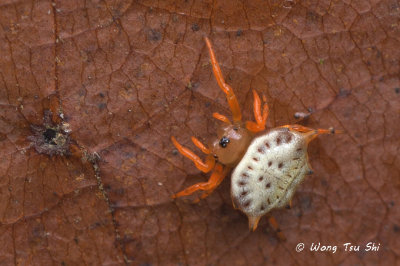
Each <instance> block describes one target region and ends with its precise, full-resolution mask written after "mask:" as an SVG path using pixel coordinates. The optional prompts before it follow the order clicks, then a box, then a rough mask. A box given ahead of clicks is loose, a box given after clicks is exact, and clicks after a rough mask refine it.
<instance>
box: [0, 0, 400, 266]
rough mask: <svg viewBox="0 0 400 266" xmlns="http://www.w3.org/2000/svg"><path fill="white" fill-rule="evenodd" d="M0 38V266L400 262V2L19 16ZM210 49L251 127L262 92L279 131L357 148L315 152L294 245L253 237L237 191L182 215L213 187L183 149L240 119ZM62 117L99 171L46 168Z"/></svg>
mask: <svg viewBox="0 0 400 266" xmlns="http://www.w3.org/2000/svg"><path fill="white" fill-rule="evenodd" d="M0 23H1V28H0V55H1V56H0V105H1V108H0V152H1V156H0V197H1V200H0V232H1V233H0V239H1V241H0V243H1V244H0V247H1V248H0V250H1V251H0V264H2V265H11V264H18V265H50V264H55V265H57V264H58V265H60V264H62V265H76V264H77V263H78V264H82V265H84V264H88V265H99V264H103V265H117V264H131V265H165V264H183V265H265V263H273V264H281V265H292V264H300V265H312V264H318V265H329V264H338V263H342V264H347V265H349V264H353V265H354V264H367V265H370V264H378V263H380V264H385V265H395V264H398V263H399V262H400V248H399V247H400V181H399V177H400V159H399V158H400V156H399V153H400V152H399V151H400V142H399V140H400V123H399V122H400V119H399V117H400V81H399V74H400V63H399V60H400V52H399V51H400V50H399V47H400V24H399V23H400V5H399V3H398V1H395V0H376V1H314V0H312V1H295V0H286V1H279V0H270V1H194V0H192V1H131V0H129V1H128V0H127V1H124V0H119V1H96V0H88V1H79V0H75V1H72V0H71V1H56V0H54V1H46V0H39V1H28V0H26V1H25V0H24V1H12V0H7V1H3V2H2V3H1V4H0ZM204 36H209V37H210V39H211V41H212V42H213V44H214V47H215V52H216V54H217V58H218V60H219V62H220V64H221V67H222V71H223V73H224V75H225V78H226V80H227V82H228V83H229V84H230V85H231V86H232V87H233V88H234V89H235V92H236V94H237V97H238V99H239V101H240V104H241V106H243V109H244V110H243V113H244V117H245V118H246V119H252V111H251V110H252V95H251V89H252V88H255V89H257V91H258V92H260V93H261V94H265V95H266V96H267V99H268V103H269V105H270V108H271V115H270V117H269V120H268V126H269V127H274V126H279V125H283V124H289V123H294V122H295V119H294V118H293V114H294V113H295V112H307V110H309V109H310V108H311V109H312V110H313V113H312V115H311V117H310V118H309V119H308V120H306V121H305V122H304V123H305V125H307V126H310V127H320V128H328V127H330V126H334V127H335V128H338V129H342V130H344V131H345V134H342V135H336V136H323V137H320V138H319V139H318V140H316V141H314V142H313V143H312V145H311V147H310V151H309V153H310V161H311V164H312V166H313V168H314V172H315V173H314V175H313V176H312V177H310V178H308V179H307V180H306V181H305V182H304V183H303V184H302V185H301V187H300V189H299V190H298V192H297V193H296V196H295V198H294V200H293V208H292V209H290V210H278V211H274V212H273V215H274V216H275V217H276V219H277V220H278V222H279V223H280V225H281V229H282V230H283V232H284V234H285V235H286V237H287V241H286V242H282V241H280V240H278V239H277V238H276V234H275V233H274V232H273V230H272V229H271V228H270V227H269V225H268V223H267V221H266V219H262V220H261V222H260V225H259V228H258V229H257V231H256V232H254V233H251V232H249V230H248V228H247V218H246V217H245V216H244V215H243V214H241V213H240V212H238V211H236V210H234V209H233V207H232V204H231V199H230V195H229V186H230V183H229V182H230V181H229V178H227V179H226V180H225V181H224V182H223V183H222V185H221V186H220V187H219V188H218V189H217V190H216V191H215V192H214V193H213V194H212V195H211V196H209V197H208V198H207V199H205V200H204V201H202V202H200V203H199V204H190V203H189V202H185V201H183V200H176V201H172V200H171V199H170V196H171V195H172V194H173V193H175V192H177V191H179V190H181V189H183V188H184V187H186V186H188V185H191V184H194V183H196V182H201V181H204V180H206V178H207V176H206V175H202V174H200V173H199V172H198V170H196V169H195V168H194V166H193V165H192V164H191V163H190V161H188V160H187V159H185V158H183V156H181V155H179V154H177V153H176V151H175V149H174V147H173V145H172V144H171V141H170V136H171V135H174V136H177V138H178V140H179V141H180V142H181V143H182V144H184V145H187V146H188V147H190V148H194V147H193V145H192V144H191V143H190V136H191V135H194V136H197V137H199V138H200V139H201V140H203V141H205V142H207V141H209V140H212V138H213V137H214V134H215V130H216V127H217V126H218V122H217V121H215V120H214V119H212V117H211V114H212V112H220V113H223V114H229V110H228V108H227V107H228V106H227V103H226V100H225V97H224V95H223V93H222V92H221V90H220V89H219V88H218V86H217V83H216V81H215V79H214V77H213V75H212V70H211V66H210V64H209V57H208V54H207V51H206V48H205V44H204V41H203V37H204ZM54 99H56V100H55V101H56V102H58V105H57V104H54ZM56 107H57V108H56ZM48 109H50V110H52V111H53V119H54V117H57V115H58V116H60V115H62V116H63V118H60V117H58V118H57V119H58V122H60V119H62V120H63V121H64V122H65V123H67V124H68V126H69V127H68V128H69V129H70V130H71V132H70V135H69V137H70V138H71V141H73V142H74V143H75V144H76V145H78V146H79V147H80V148H81V150H82V151H83V150H84V151H85V152H87V153H85V154H83V153H82V154H81V156H77V155H76V154H61V155H53V156H51V157H50V156H49V155H48V154H44V153H41V154H40V153H38V151H37V149H35V147H34V144H33V142H32V138H29V136H32V135H34V133H33V132H32V130H33V129H32V125H34V127H35V126H36V127H41V128H43V125H44V120H43V119H44V116H45V115H44V114H45V112H46V110H48ZM60 110H61V111H60ZM57 111H60V112H59V113H57ZM45 129H46V127H45ZM47 129H48V128H47ZM47 133H48V134H52V133H54V132H52V131H49V132H47ZM47 133H46V134H47ZM39 135H40V134H39ZM43 136H45V135H43ZM46 136H47V135H46ZM95 153H97V154H99V155H100V158H101V159H100V160H94V159H93V158H95V157H93V156H94V155H95ZM89 155H90V156H92V157H90V156H89ZM85 156H86V157H87V156H89V157H90V158H92V160H91V159H88V158H86V157H85ZM85 158H86V159H88V160H86V161H85V160H82V159H85ZM300 242H302V243H304V244H305V246H306V250H304V251H303V252H301V253H298V252H296V250H295V247H296V245H297V244H298V243H300ZM318 242H321V244H324V245H338V246H339V247H338V249H339V250H338V251H337V252H336V253H334V254H333V253H332V252H311V251H309V250H308V249H307V247H308V248H309V246H310V245H311V243H318ZM347 242H351V243H352V244H354V245H360V246H361V251H360V252H345V251H344V250H343V249H344V248H343V246H342V245H343V244H344V243H347ZM368 242H375V243H380V249H379V251H378V252H365V251H362V249H363V247H364V246H365V244H366V243H368Z"/></svg>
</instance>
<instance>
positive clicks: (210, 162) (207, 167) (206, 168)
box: [171, 137, 215, 173]
mask: <svg viewBox="0 0 400 266" xmlns="http://www.w3.org/2000/svg"><path fill="white" fill-rule="evenodd" d="M171 140H172V143H173V144H174V146H175V147H176V148H177V149H178V151H179V152H180V153H181V154H182V155H183V156H185V157H186V158H188V159H190V160H191V161H193V163H194V165H195V166H196V168H197V169H199V170H200V171H202V172H203V173H208V172H210V171H211V169H212V168H213V167H214V165H215V159H214V157H213V156H212V155H211V152H210V150H209V149H207V148H206V147H205V146H204V145H203V143H201V142H200V141H199V140H198V139H196V138H195V137H192V141H193V143H194V145H196V147H198V148H199V149H200V150H201V151H202V152H204V153H205V154H208V156H207V158H206V162H203V161H202V160H201V159H200V158H199V156H197V155H196V154H194V153H193V152H192V151H191V150H189V149H188V148H185V147H183V146H182V145H181V144H179V142H178V141H176V139H175V137H171Z"/></svg>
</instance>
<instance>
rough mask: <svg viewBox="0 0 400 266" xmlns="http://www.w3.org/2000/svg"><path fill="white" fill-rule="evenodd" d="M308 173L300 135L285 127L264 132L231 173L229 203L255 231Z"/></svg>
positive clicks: (291, 194) (305, 143)
mask: <svg viewBox="0 0 400 266" xmlns="http://www.w3.org/2000/svg"><path fill="white" fill-rule="evenodd" d="M309 171H310V167H309V165H308V158H307V142H306V141H305V139H304V137H303V135H302V133H299V132H296V131H290V130H289V129H287V128H275V129H272V130H270V131H267V132H266V133H265V134H264V135H261V136H259V137H256V138H255V139H253V141H252V142H251V144H250V145H249V147H248V149H247V151H246V153H245V155H244V156H243V158H242V160H241V161H240V162H239V164H238V165H237V166H236V168H235V170H234V171H233V173H232V177H231V196H232V200H233V203H234V205H235V207H236V208H238V209H240V210H241V211H242V212H244V213H245V214H246V215H247V216H248V218H249V223H250V227H251V228H253V229H255V228H254V226H255V227H256V226H257V223H258V220H259V218H260V217H261V216H263V215H265V214H266V213H267V212H269V211H270V210H272V209H274V208H280V207H284V206H286V205H287V204H288V203H289V201H290V199H291V198H292V196H293V193H294V192H295V190H296V188H297V186H298V185H299V184H300V183H301V181H303V179H304V177H305V175H306V174H307V173H308V172H309ZM254 223H256V224H255V225H254Z"/></svg>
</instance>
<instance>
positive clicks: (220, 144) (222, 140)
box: [219, 136, 230, 148]
mask: <svg viewBox="0 0 400 266" xmlns="http://www.w3.org/2000/svg"><path fill="white" fill-rule="evenodd" d="M229 141H230V140H229V139H228V138H227V137H225V136H224V137H222V139H221V140H220V141H219V146H221V147H222V148H226V145H228V143H229Z"/></svg>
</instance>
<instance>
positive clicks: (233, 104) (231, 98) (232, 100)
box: [205, 37, 242, 122]
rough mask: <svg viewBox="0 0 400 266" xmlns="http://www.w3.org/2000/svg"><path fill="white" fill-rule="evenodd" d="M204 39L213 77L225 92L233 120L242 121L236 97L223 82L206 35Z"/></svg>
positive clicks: (230, 88)
mask: <svg viewBox="0 0 400 266" xmlns="http://www.w3.org/2000/svg"><path fill="white" fill-rule="evenodd" d="M205 40H206V44H207V48H208V52H209V54H210V59H211V65H212V68H213V72H214V76H215V79H216V80H217V83H218V85H219V87H220V88H221V90H222V91H223V92H224V93H225V94H226V100H227V101H228V104H229V107H230V109H231V111H232V116H233V121H234V122H240V121H242V113H241V112H240V106H239V102H238V100H237V99H236V96H235V93H234V92H233V89H232V87H231V86H229V85H228V84H227V83H225V79H224V76H223V75H222V71H221V68H220V67H219V64H218V62H217V58H216V56H215V54H214V51H213V48H212V45H211V42H210V40H209V39H208V38H207V37H205Z"/></svg>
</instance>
